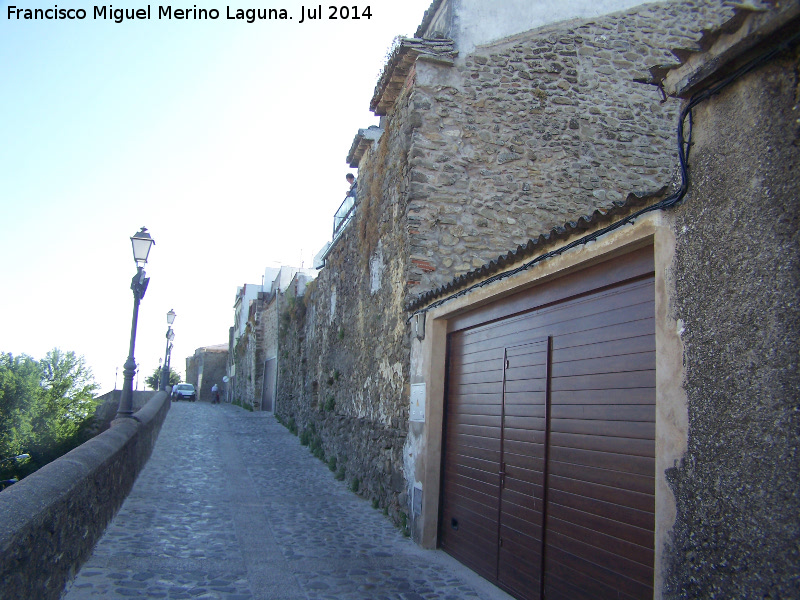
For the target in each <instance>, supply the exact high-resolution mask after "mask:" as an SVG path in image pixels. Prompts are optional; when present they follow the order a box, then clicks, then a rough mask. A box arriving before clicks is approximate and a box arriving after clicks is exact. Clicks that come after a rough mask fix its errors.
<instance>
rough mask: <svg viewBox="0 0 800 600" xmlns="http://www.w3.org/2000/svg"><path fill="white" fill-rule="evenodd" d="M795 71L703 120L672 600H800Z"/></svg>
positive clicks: (795, 67) (703, 113)
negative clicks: (684, 442) (799, 574)
mask: <svg viewBox="0 0 800 600" xmlns="http://www.w3.org/2000/svg"><path fill="white" fill-rule="evenodd" d="M794 31H797V21H795V25H794ZM799 72H800V51H798V48H797V46H795V47H794V48H793V49H791V50H789V51H784V52H783V53H782V54H781V55H780V56H778V57H777V58H775V59H773V60H771V61H770V62H769V63H768V64H765V65H762V66H761V67H760V68H758V69H757V70H754V71H752V72H750V73H749V74H748V75H746V76H744V77H743V78H741V79H739V80H738V81H736V82H735V83H733V84H732V85H730V86H729V87H727V88H726V89H725V90H723V91H722V92H721V93H720V94H718V95H715V96H713V97H712V98H710V99H709V100H707V101H706V102H704V103H702V104H700V105H698V107H697V108H696V109H695V111H694V129H693V131H694V135H693V139H692V152H691V155H690V159H689V168H690V173H691V187H690V189H689V193H688V194H687V197H686V200H685V202H684V203H683V204H682V205H681V206H680V207H678V208H677V209H676V210H675V213H674V219H675V249H676V250H675V260H674V262H673V264H672V265H671V266H670V271H671V273H672V279H673V285H674V287H675V290H676V293H675V296H674V300H673V304H672V305H671V307H670V312H671V314H672V315H673V319H674V320H675V321H678V322H680V323H681V326H680V329H681V330H682V334H681V337H682V340H683V345H684V351H683V357H684V362H685V365H686V368H685V380H684V389H685V392H686V395H687V401H688V429H689V432H690V435H689V438H688V446H687V452H686V456H685V458H684V459H683V460H682V461H680V462H679V463H677V465H676V466H675V467H674V468H673V469H671V470H670V471H669V480H668V482H669V484H670V486H671V487H672V489H673V491H674V493H675V496H676V498H677V506H676V510H677V516H676V525H675V527H674V529H673V534H672V535H673V538H672V545H671V547H670V549H669V553H668V562H669V568H668V573H667V578H666V590H667V597H669V598H793V597H798V596H800V581H799V580H798V578H797V565H798V564H800V553H799V551H798V546H797V540H798V539H800V521H798V518H797V515H798V514H800V493H799V492H798V490H800V485H799V484H800V436H798V431H800V412H798V410H797V406H798V404H797V399H798V390H799V389H800V368H798V367H799V366H800V365H798V356H800V341H799V340H800V335H799V334H800V309H799V308H798V301H797V291H798V289H800V259H799V258H798V252H797V249H798V247H800V234H798V231H800V203H798V198H800V180H798V177H797V173H798V172H800V153H798V144H799V143H800V123H799V122H798V113H800V104H799V102H800V77H798V73H799Z"/></svg>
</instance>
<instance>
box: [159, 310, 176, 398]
mask: <svg viewBox="0 0 800 600" xmlns="http://www.w3.org/2000/svg"><path fill="white" fill-rule="evenodd" d="M174 322H175V311H174V310H171V309H170V311H169V312H168V313H167V336H166V337H167V350H166V352H165V353H164V368H163V369H162V370H161V386H160V388H159V389H160V390H161V391H162V392H165V391H167V386H168V385H169V369H170V367H169V357H170V354H172V340H174V339H175V332H174V331H172V324H173V323H174Z"/></svg>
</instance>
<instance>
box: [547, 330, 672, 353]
mask: <svg viewBox="0 0 800 600" xmlns="http://www.w3.org/2000/svg"><path fill="white" fill-rule="evenodd" d="M595 331H599V332H600V333H602V334H603V335H602V337H600V339H598V340H591V341H590V340H589V339H587V336H586V332H583V331H582V332H579V333H573V334H569V335H560V336H558V337H556V338H553V359H554V360H580V359H584V358H594V357H596V356H624V355H626V354H637V353H639V352H655V350H656V338H655V335H654V334H652V333H646V334H643V335H642V334H641V331H633V332H631V333H638V334H639V335H636V336H628V337H625V336H623V337H619V332H618V328H617V327H604V328H602V330H595Z"/></svg>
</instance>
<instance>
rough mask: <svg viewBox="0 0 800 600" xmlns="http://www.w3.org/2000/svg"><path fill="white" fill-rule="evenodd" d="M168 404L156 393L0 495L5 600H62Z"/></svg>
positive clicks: (0, 578) (0, 575) (0, 587)
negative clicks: (130, 413) (128, 414)
mask: <svg viewBox="0 0 800 600" xmlns="http://www.w3.org/2000/svg"><path fill="white" fill-rule="evenodd" d="M169 406H170V401H169V396H167V394H166V392H159V393H158V394H156V395H155V396H153V398H152V399H151V400H150V401H149V402H148V403H147V404H146V405H145V406H144V407H143V408H142V409H141V410H139V411H138V412H137V413H135V414H134V416H133V418H132V419H120V420H119V421H115V422H114V424H113V426H112V427H111V429H109V430H107V431H104V432H103V433H101V434H100V435H98V436H97V437H94V438H92V439H90V440H89V441H87V442H86V443H84V444H82V445H81V446H78V447H77V448H75V449H74V450H72V451H71V452H69V453H68V454H65V455H64V456H62V457H61V458H59V459H57V460H55V461H53V462H51V463H50V464H48V465H45V466H44V467H42V468H41V469H39V470H38V471H36V472H35V473H33V474H31V475H29V476H28V477H26V478H25V479H23V480H22V481H20V482H19V483H16V484H14V485H12V486H11V487H9V488H7V489H6V490H4V491H3V492H2V493H0V598H19V599H20V600H25V599H30V600H34V599H35V600H51V599H52V600H57V599H58V598H60V597H61V595H62V593H63V590H64V586H65V585H66V584H67V582H68V581H70V580H71V579H72V578H73V577H74V576H75V574H76V573H77V571H78V569H79V568H80V566H81V565H82V564H83V563H84V562H85V561H86V560H87V559H88V558H89V556H90V554H91V552H92V549H93V548H94V546H95V544H96V543H97V541H98V540H99V539H100V536H101V535H102V534H103V531H105V528H106V526H107V525H108V523H109V522H110V521H111V519H112V518H113V517H114V515H115V514H116V513H117V511H118V510H119V508H120V506H122V502H123V501H124V500H125V498H126V497H127V495H128V493H129V492H130V490H131V488H132V487H133V483H134V481H135V480H136V477H137V476H138V474H139V472H140V471H141V470H142V467H144V465H145V463H147V459H148V458H149V457H150V454H151V452H152V450H153V446H154V445H155V442H156V439H157V438H158V433H159V431H160V430H161V424H162V423H163V422H164V418H165V417H166V415H167V411H168V410H169Z"/></svg>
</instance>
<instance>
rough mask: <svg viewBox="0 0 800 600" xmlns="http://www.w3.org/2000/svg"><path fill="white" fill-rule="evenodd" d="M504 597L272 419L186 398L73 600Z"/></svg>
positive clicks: (175, 406)
mask: <svg viewBox="0 0 800 600" xmlns="http://www.w3.org/2000/svg"><path fill="white" fill-rule="evenodd" d="M89 598H103V599H114V598H119V599H121V598H126V599H127V598H167V599H170V600H172V599H175V600H177V599H182V598H191V599H195V598H196V599H211V598H213V599H221V600H251V599H253V600H262V599H286V600H295V599H297V600H299V599H304V600H324V599H334V598H335V599H348V600H356V599H359V600H383V599H387V600H388V599H392V600H421V599H426V600H429V599H441V600H457V599H462V598H464V599H471V598H474V599H481V600H495V599H497V600H500V599H507V598H509V596H507V595H505V594H504V593H503V592H501V591H499V590H498V589H497V588H495V587H494V586H491V585H490V584H488V583H487V582H486V581H485V580H483V579H481V578H480V577H478V576H477V575H475V574H473V573H472V572H471V571H469V570H468V569H466V568H465V567H463V566H462V565H460V564H459V563H457V562H455V561H454V560H453V559H451V558H450V557H449V556H447V555H445V554H444V553H442V552H440V551H429V550H423V549H421V548H419V547H418V546H416V545H415V544H414V543H413V542H411V541H410V540H409V539H407V538H405V537H403V535H402V534H401V533H400V532H399V530H398V529H396V528H395V527H394V526H393V525H392V523H391V522H390V521H389V519H388V518H387V517H385V516H384V515H383V513H382V512H381V511H378V510H374V509H373V508H372V507H371V505H370V503H369V502H368V501H366V500H364V499H363V498H360V497H358V496H356V495H355V494H353V493H352V492H350V491H349V490H348V488H347V485H346V484H345V483H344V482H339V481H336V480H335V479H334V476H333V474H332V473H331V472H330V471H329V470H328V468H327V467H326V465H325V464H323V463H322V462H321V461H319V460H317V459H316V458H314V457H313V456H312V455H311V453H310V452H309V451H308V449H307V448H305V447H303V446H301V445H300V442H299V440H298V438H297V437H295V436H293V435H291V434H290V433H289V432H288V431H287V430H286V429H285V428H284V427H283V426H281V425H280V424H279V423H277V422H276V421H275V419H274V418H272V417H271V416H268V415H266V414H264V413H250V412H247V411H244V410H242V409H240V408H238V407H235V406H231V405H221V406H212V405H210V404H206V403H202V402H196V403H189V402H179V403H174V404H173V405H172V407H171V410H170V411H169V413H168V415H167V419H166V421H165V423H164V426H163V429H162V430H161V434H160V436H159V439H158V442H157V444H156V447H155V449H154V451H153V455H152V457H151V458H150V461H149V463H148V464H147V466H146V467H145V469H144V470H143V471H142V473H141V475H140V476H139V479H138V480H137V482H136V484H135V486H134V488H133V491H132V492H131V494H130V496H129V497H128V499H127V500H126V502H125V504H124V505H123V507H122V509H121V510H120V512H119V514H118V515H117V517H116V518H115V519H114V521H113V522H112V523H111V525H110V526H109V528H108V529H107V531H106V533H105V535H104V536H103V538H102V539H101V540H100V542H99V543H98V545H97V547H96V548H95V551H94V554H93V555H92V557H91V558H90V559H89V561H88V562H87V563H86V564H85V565H84V566H83V568H82V569H81V571H80V572H79V574H78V576H77V577H76V579H75V580H74V582H73V583H72V585H71V586H70V587H69V588H68V592H67V594H66V596H65V599H66V600H87V599H89Z"/></svg>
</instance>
